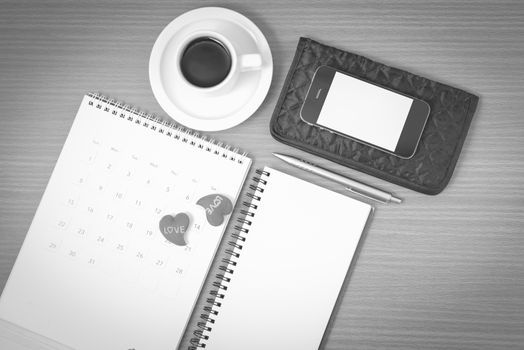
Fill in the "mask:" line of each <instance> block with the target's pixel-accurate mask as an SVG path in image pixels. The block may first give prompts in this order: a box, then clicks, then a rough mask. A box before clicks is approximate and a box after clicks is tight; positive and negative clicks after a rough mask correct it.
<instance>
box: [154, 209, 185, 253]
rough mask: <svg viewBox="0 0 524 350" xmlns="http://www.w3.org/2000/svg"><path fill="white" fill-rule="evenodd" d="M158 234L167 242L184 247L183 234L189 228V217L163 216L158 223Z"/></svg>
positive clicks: (179, 215) (180, 214)
mask: <svg viewBox="0 0 524 350" xmlns="http://www.w3.org/2000/svg"><path fill="white" fill-rule="evenodd" d="M159 228H160V232H161V233H162V235H163V236H164V237H165V239H167V240H168V241H169V242H171V243H173V244H175V245H178V246H185V245H187V242H186V240H185V234H186V232H187V230H188V228H189V216H188V215H187V214H186V213H178V214H176V215H175V216H173V215H164V217H162V219H160V223H159Z"/></svg>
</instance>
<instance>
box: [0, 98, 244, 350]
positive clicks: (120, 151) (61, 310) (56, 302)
mask: <svg viewBox="0 0 524 350" xmlns="http://www.w3.org/2000/svg"><path fill="white" fill-rule="evenodd" d="M250 165H251V160H250V159H249V158H247V157H244V156H242V155H239V154H237V153H234V152H232V151H230V150H228V149H227V148H224V147H221V146H217V145H216V144H214V143H211V142H207V141H204V140H202V139H201V138H198V137H195V136H193V135H191V134H188V133H185V132H182V131H180V130H177V129H172V128H170V127H168V126H166V125H163V124H160V123H158V122H156V121H154V120H151V118H150V117H148V116H144V115H139V114H138V113H137V112H136V111H134V110H130V109H129V108H123V107H122V106H121V105H118V104H115V103H113V102H112V101H111V102H110V101H107V100H104V99H101V98H99V97H97V96H86V97H85V98H84V100H83V102H82V104H81V106H80V109H79V111H78V114H77V116H76V119H75V121H74V124H73V126H72V128H71V131H70V133H69V136H68V138H67V141H66V143H65V145H64V147H63V150H62V153H61V155H60V157H59V159H58V162H57V164H56V166H55V169H54V172H53V174H52V176H51V179H50V181H49V184H48V186H47V189H46V191H45V193H44V195H43V198H42V200H41V202H40V205H39V207H38V210H37V212H36V214H35V217H34V219H33V222H32V224H31V227H30V229H29V231H28V233H27V236H26V239H25V241H24V244H23V247H22V249H21V251H20V254H19V256H18V258H17V260H16V263H15V266H14V268H13V271H12V272H11V276H10V277H9V280H8V282H7V285H6V288H5V290H4V292H3V295H2V298H1V300H0V318H2V319H4V320H6V321H9V322H11V323H13V324H15V325H17V326H20V327H23V328H26V329H28V330H30V331H31V332H34V333H37V334H40V335H42V336H44V337H47V338H50V339H53V340H55V341H57V342H59V343H62V344H64V345H66V346H69V347H72V348H75V349H89V350H92V349H111V350H116V349H125V350H127V349H136V350H141V349H147V350H151V349H153V350H154V349H159V350H162V349H170V350H171V349H175V348H176V347H177V345H178V343H179V340H180V339H181V337H182V334H183V332H184V329H185V326H186V323H187V321H188V319H189V317H190V315H191V312H192V309H193V306H194V304H195V301H196V299H197V297H198V295H199V292H200V289H201V287H202V284H203V282H204V280H205V277H206V274H207V271H208V269H209V266H210V264H211V262H212V259H213V257H214V255H215V252H216V249H217V247H218V244H219V242H220V239H221V237H222V234H223V231H224V229H225V227H226V225H227V222H228V219H229V216H230V214H224V215H223V216H224V217H223V218H221V217H218V218H214V219H216V220H215V221H212V220H211V218H210V217H208V214H209V213H211V212H212V211H213V209H215V210H218V209H216V208H217V207H218V205H221V201H220V200H218V201H217V200H215V198H217V197H216V196H220V198H222V199H223V200H224V201H228V200H229V201H230V202H231V204H232V205H233V206H234V204H235V201H236V199H237V197H238V194H239V192H240V190H241V188H242V185H243V182H244V180H245V177H246V175H247V172H248V170H249V167H250ZM206 196H207V197H208V198H211V202H209V205H208V206H209V208H206V204H202V203H200V204H199V203H198V202H199V200H200V199H202V198H204V197H206ZM210 196H211V197H210ZM213 196H215V197H213ZM178 214H180V215H178ZM215 214H216V213H215ZM219 214H220V213H219ZM177 215H178V216H177ZM165 217H167V218H168V219H170V220H172V221H173V222H175V221H176V218H177V217H179V218H180V217H181V218H182V219H183V220H182V221H183V222H182V223H183V224H185V226H184V227H183V228H184V230H183V232H175V231H177V228H180V227H182V226H180V225H179V226H176V225H174V224H173V227H174V229H173V232H171V233H173V234H177V235H178V236H177V237H178V238H179V241H175V243H173V240H168V239H166V237H171V236H167V231H165V230H164V232H162V227H161V226H160V224H161V221H162V220H163V218H165ZM217 220H218V221H217ZM220 220H222V222H221V223H220Z"/></svg>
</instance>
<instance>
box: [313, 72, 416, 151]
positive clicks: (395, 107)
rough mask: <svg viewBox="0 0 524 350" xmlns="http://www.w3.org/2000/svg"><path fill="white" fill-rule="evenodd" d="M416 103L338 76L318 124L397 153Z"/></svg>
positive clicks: (375, 87) (345, 76)
mask: <svg viewBox="0 0 524 350" xmlns="http://www.w3.org/2000/svg"><path fill="white" fill-rule="evenodd" d="M412 104H413V99H411V98H409V97H406V96H403V95H400V94H397V93H394V92H392V91H389V90H386V89H383V88H380V87H378V86H375V85H373V84H368V83H366V82H364V81H362V80H359V79H356V78H353V77H350V76H348V75H345V74H342V73H339V72H336V73H335V76H334V77H333V81H332V82H331V86H330V88H329V91H328V93H327V96H326V99H325V100H324V104H323V105H322V109H321V111H320V114H319V117H318V120H317V124H319V125H321V126H325V127H327V128H329V129H333V130H335V131H338V132H341V133H343V134H346V135H349V136H351V137H354V138H357V139H360V140H362V141H364V142H368V143H371V144H373V145H376V146H379V147H382V148H384V149H387V150H389V151H392V152H393V151H395V148H396V147H397V143H398V141H399V138H400V134H401V132H402V129H403V128H404V124H405V123H406V119H407V117H408V114H409V110H410V109H411V105H412Z"/></svg>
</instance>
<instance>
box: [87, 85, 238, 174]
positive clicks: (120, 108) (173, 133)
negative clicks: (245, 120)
mask: <svg viewBox="0 0 524 350" xmlns="http://www.w3.org/2000/svg"><path fill="white" fill-rule="evenodd" d="M88 96H89V97H90V98H92V100H91V101H89V105H91V106H94V107H95V108H98V109H101V110H103V111H104V112H108V113H110V114H112V115H114V116H117V117H120V118H122V119H127V120H128V121H129V122H134V123H135V124H137V125H142V126H143V127H146V128H148V129H150V130H152V131H156V132H158V133H160V134H164V135H166V136H169V137H173V138H175V139H177V140H180V141H182V142H184V143H187V144H190V145H192V146H195V147H198V148H200V149H205V150H206V151H208V152H212V153H214V154H216V155H217V156H220V157H222V158H226V159H229V160H232V161H236V162H238V163H240V164H242V163H243V162H244V157H246V156H247V152H241V151H240V149H239V148H232V146H230V145H226V144H224V143H222V142H218V141H216V140H215V139H213V138H207V137H206V136H203V135H200V134H199V133H198V132H196V131H194V130H191V129H188V128H185V127H183V126H181V125H178V124H176V123H173V122H169V121H165V120H163V119H161V118H159V117H157V116H155V115H154V114H150V113H145V112H143V111H140V110H139V109H137V108H135V107H133V106H131V105H129V104H126V103H122V102H119V101H117V100H114V99H112V98H109V97H107V96H105V95H102V94H99V93H89V94H88ZM95 101H96V104H95Z"/></svg>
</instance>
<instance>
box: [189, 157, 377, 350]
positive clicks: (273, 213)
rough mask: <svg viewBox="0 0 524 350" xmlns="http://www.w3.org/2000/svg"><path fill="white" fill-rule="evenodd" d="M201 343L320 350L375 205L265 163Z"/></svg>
mask: <svg viewBox="0 0 524 350" xmlns="http://www.w3.org/2000/svg"><path fill="white" fill-rule="evenodd" d="M257 173H258V174H259V176H257V177H255V179H254V180H255V182H254V183H253V184H252V185H251V186H250V189H251V191H252V192H251V193H250V197H251V201H249V202H246V203H244V204H245V205H246V206H247V209H246V210H245V214H246V216H245V219H241V220H240V222H242V226H241V227H239V232H238V233H237V234H234V235H233V236H234V237H237V239H236V240H234V241H231V243H230V247H231V249H228V250H227V251H226V254H227V256H228V257H227V258H225V259H224V260H223V261H225V262H227V264H226V265H224V266H223V267H222V268H221V269H220V270H221V271H222V272H221V273H219V274H218V275H217V277H218V280H219V281H220V284H219V286H220V287H219V288H218V289H217V290H215V291H213V292H212V293H211V294H212V295H213V296H215V298H214V299H212V300H210V302H211V305H210V309H208V311H210V312H209V313H208V314H204V315H203V316H202V318H203V319H204V320H206V322H205V323H204V324H200V325H199V327H198V328H197V329H196V330H195V333H194V334H195V336H196V337H195V338H194V339H192V343H193V346H194V347H195V348H196V347H198V346H203V345H205V348H206V349H210V350H220V349H228V350H235V349H251V350H258V349H260V350H265V349H276V348H278V349H297V350H307V349H317V348H318V347H319V345H320V343H321V341H322V338H323V334H324V332H325V330H326V327H327V325H328V322H329V320H330V316H331V315H332V312H333V309H334V307H335V305H336V302H337V298H338V296H339V293H340V290H341V287H342V285H343V282H344V280H345V278H346V275H347V273H348V269H349V267H350V264H351V262H352V260H353V257H354V254H355V251H356V249H357V246H358V243H359V240H360V238H361V236H362V233H363V231H364V229H365V227H366V223H367V222H368V219H369V217H370V215H371V213H372V211H373V208H372V207H371V206H370V205H368V204H365V203H363V202H360V201H357V200H355V199H352V198H349V197H346V196H343V195H341V194H338V193H335V192H332V191H329V190H327V189H324V188H322V187H319V186H316V185H314V184H311V183H309V182H306V181H303V180H300V179H297V178H295V177H293V176H290V175H287V174H285V173H282V172H280V171H277V170H275V169H271V168H268V167H266V168H264V169H263V170H258V171H257Z"/></svg>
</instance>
